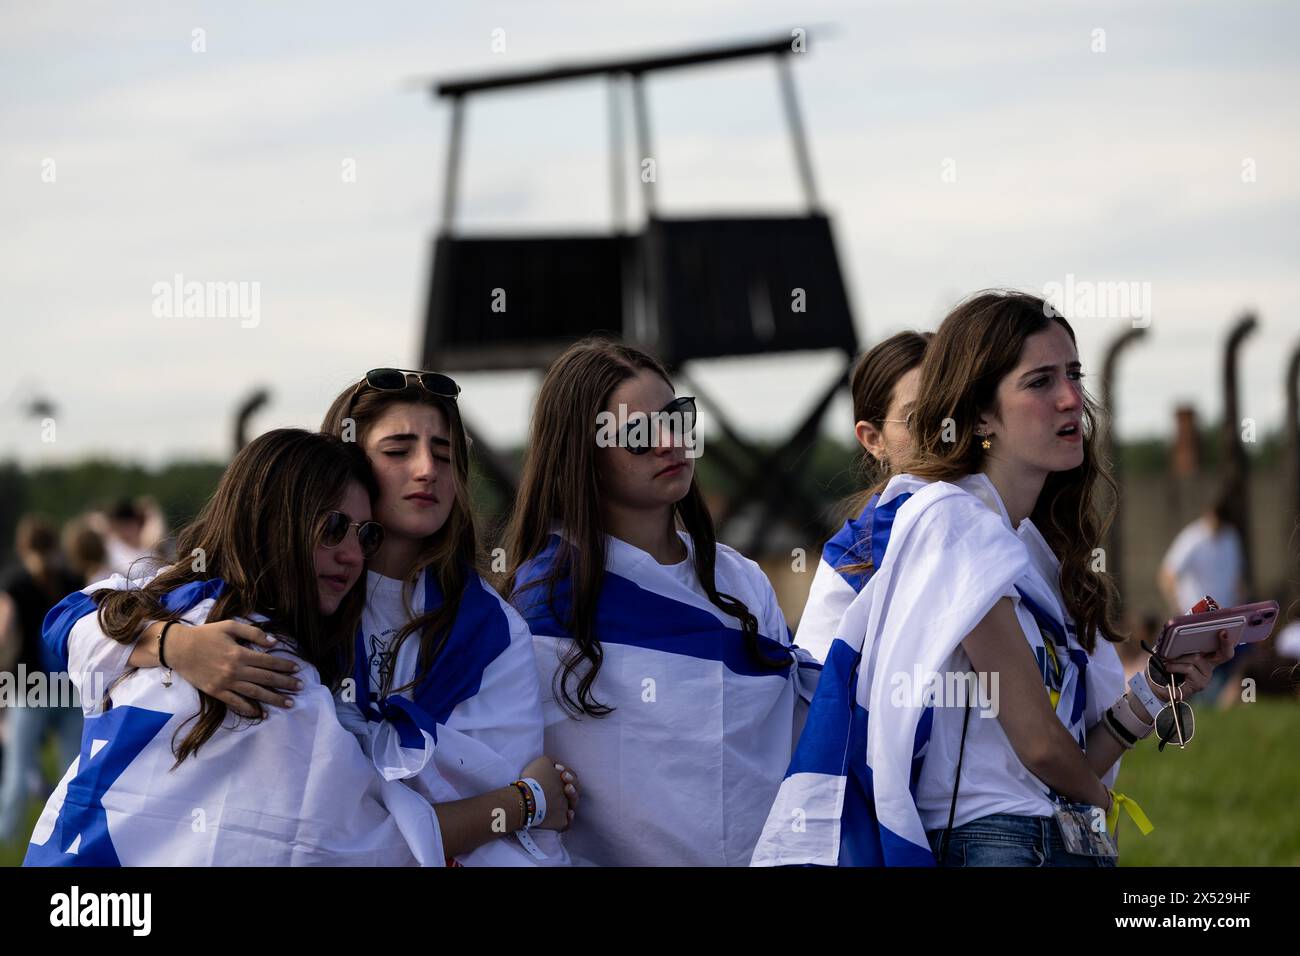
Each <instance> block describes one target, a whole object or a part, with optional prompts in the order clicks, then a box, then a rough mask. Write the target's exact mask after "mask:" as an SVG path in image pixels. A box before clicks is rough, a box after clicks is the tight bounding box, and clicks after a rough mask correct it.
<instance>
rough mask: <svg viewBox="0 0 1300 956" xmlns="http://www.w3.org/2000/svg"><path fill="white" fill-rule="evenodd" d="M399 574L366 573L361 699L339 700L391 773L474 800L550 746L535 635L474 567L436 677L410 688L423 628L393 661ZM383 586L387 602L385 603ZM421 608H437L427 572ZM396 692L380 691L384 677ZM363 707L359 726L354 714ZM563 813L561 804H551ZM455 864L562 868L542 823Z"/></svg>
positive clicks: (399, 614)
mask: <svg viewBox="0 0 1300 956" xmlns="http://www.w3.org/2000/svg"><path fill="white" fill-rule="evenodd" d="M401 587H402V585H401V582H400V581H397V580H395V579H393V578H385V577H383V576H381V575H378V574H376V573H374V572H370V574H369V575H368V579H367V589H368V590H367V602H366V612H365V615H364V616H363V618H362V623H361V627H360V629H359V630H358V633H357V646H356V669H355V672H354V675H353V677H354V679H355V682H356V707H355V709H353V708H350V707H348V706H346V705H344V704H342V703H341V704H340V707H339V715H340V718H341V719H343V721H344V723H345V724H347V725H348V726H349V728H350V729H352V730H353V732H354V733H359V735H361V736H362V737H363V745H364V746H365V747H366V748H367V751H368V752H369V753H370V754H371V756H372V758H373V760H374V764H375V767H376V768H377V769H378V770H379V771H380V773H382V774H383V776H384V778H385V779H386V780H402V781H405V782H406V783H407V784H408V785H410V786H411V787H412V788H413V789H414V790H415V791H416V792H418V793H420V794H421V795H422V796H423V797H424V798H425V799H426V800H428V801H429V802H430V803H444V802H450V801H453V800H460V799H462V798H466V797H475V796H478V795H480V794H483V793H486V792H488V791H490V790H495V789H497V788H500V787H504V786H508V785H509V784H510V783H511V782H513V781H515V780H518V779H519V777H520V774H521V772H522V770H523V769H524V767H525V766H526V765H527V764H528V763H529V762H530V761H532V760H533V759H535V758H537V757H540V756H541V755H542V753H543V746H544V744H543V722H542V707H541V696H540V693H539V689H538V682H537V664H536V659H535V657H534V654H533V647H532V635H531V634H530V633H529V631H528V626H527V625H526V624H525V623H524V621H523V619H522V618H521V617H520V616H519V614H518V613H517V612H516V611H515V609H514V608H512V607H511V606H510V605H509V604H507V603H506V602H505V601H503V600H502V599H501V597H500V596H499V595H498V594H497V592H496V590H495V589H493V587H492V586H491V585H490V584H489V583H488V582H487V581H485V580H483V578H482V577H481V576H480V575H479V574H477V573H476V572H473V571H470V573H469V579H468V583H467V584H466V587H465V591H464V594H463V595H462V597H461V601H460V606H459V608H458V610H457V614H456V619H455V621H454V623H453V625H452V628H451V631H450V633H449V634H448V636H447V639H446V642H445V644H444V645H443V647H442V650H441V651H440V652H439V654H438V657H437V658H436V660H435V661H434V664H433V667H432V669H431V671H430V673H429V674H428V675H426V677H425V678H424V679H423V680H421V681H420V682H419V683H418V684H415V686H414V687H412V688H407V689H405V690H401V691H400V692H399V693H391V691H392V690H393V689H400V688H405V687H406V685H409V684H413V683H414V682H415V677H416V668H417V663H418V656H419V646H420V640H419V634H418V633H417V634H412V635H410V636H409V637H408V638H407V639H406V640H405V641H404V642H403V643H402V646H401V648H400V650H399V652H398V653H397V655H396V658H395V659H394V658H393V657H392V655H391V654H390V653H389V652H388V651H387V647H388V645H389V644H390V642H391V638H392V636H393V635H394V634H395V633H396V632H397V631H398V630H399V629H400V628H401V627H402V626H403V625H404V624H406V622H407V621H408V620H409V619H410V618H409V617H408V616H407V614H406V610H405V607H404V600H403V598H402V596H401ZM385 591H387V593H388V596H389V598H390V599H389V600H385V599H383V597H382V595H383V592H385ZM410 598H411V611H412V612H413V613H414V614H415V615H420V614H424V613H426V611H433V610H437V608H438V607H440V606H441V605H442V602H443V594H442V590H441V588H440V587H439V584H438V581H437V577H436V575H434V574H433V573H431V572H430V571H428V570H427V569H426V570H425V571H424V572H422V573H421V575H420V577H419V579H418V580H417V581H416V583H415V587H414V589H413V591H412V592H411V595H410ZM383 675H388V678H389V679H388V681H387V685H388V688H389V690H390V692H389V693H388V694H387V695H386V696H381V695H383V683H384V682H383V680H382V676H383ZM352 714H356V715H359V717H360V718H363V719H364V720H363V723H362V724H361V725H360V726H359V727H358V725H356V724H355V723H354V720H355V718H353V717H352V716H351V715H352ZM548 809H549V810H551V811H552V812H556V813H563V812H564V811H565V809H566V808H565V807H558V808H548ZM457 862H459V863H461V864H463V865H466V866H528V865H530V864H532V865H539V866H562V865H567V864H568V863H569V856H568V853H567V852H566V851H565V849H564V845H563V844H562V843H561V841H560V835H559V833H557V832H555V831H552V830H541V829H534V830H530V831H528V832H527V833H522V834H512V835H511V836H510V837H505V838H502V839H498V840H493V841H491V842H490V843H487V844H485V845H483V846H481V847H479V848H477V849H476V850H473V851H472V852H470V853H467V854H462V855H461V856H460V857H458V858H457Z"/></svg>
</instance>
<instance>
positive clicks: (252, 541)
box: [93, 428, 375, 766]
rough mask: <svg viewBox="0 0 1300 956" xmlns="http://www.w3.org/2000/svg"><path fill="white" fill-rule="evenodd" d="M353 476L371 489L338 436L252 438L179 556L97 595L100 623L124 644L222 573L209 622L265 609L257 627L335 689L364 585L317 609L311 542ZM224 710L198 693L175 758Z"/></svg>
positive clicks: (359, 460) (294, 432)
mask: <svg viewBox="0 0 1300 956" xmlns="http://www.w3.org/2000/svg"><path fill="white" fill-rule="evenodd" d="M350 481H356V482H359V483H360V484H361V485H362V486H363V487H364V488H365V489H366V491H367V492H368V493H369V494H370V495H371V496H372V497H373V496H374V493H375V485H374V478H373V477H372V476H371V473H370V466H369V464H368V463H367V462H366V460H365V456H364V455H362V454H361V453H360V452H358V451H357V450H356V449H355V448H351V447H349V446H348V445H345V444H344V443H343V442H340V441H338V440H337V439H333V438H330V437H329V436H327V435H320V434H316V433H313V432H308V431H303V430H302V429H298V428H280V429H276V430H275V431H270V432H267V433H266V434H265V435H261V436H259V437H258V438H256V439H254V440H253V441H251V442H249V443H248V445H246V446H245V447H244V448H243V449H241V450H240V452H239V454H237V455H236V456H235V457H234V460H232V461H231V462H230V464H229V465H228V466H227V468H226V471H225V473H224V474H223V475H222V476H221V481H220V482H219V483H218V484H217V490H216V491H215V492H214V493H213V495H212V498H211V499H209V501H208V503H207V504H206V505H204V506H203V510H202V511H200V512H199V515H198V517H197V518H195V519H194V521H193V522H191V523H190V524H189V525H188V526H187V527H185V528H183V529H182V530H181V531H180V533H179V536H178V539H177V554H178V555H179V556H180V559H179V560H178V561H177V563H176V564H174V565H172V566H171V567H169V568H167V569H165V570H163V571H162V572H161V573H160V574H159V575H158V576H157V577H155V578H154V579H153V580H152V581H150V582H149V583H148V584H146V585H145V586H144V587H143V588H138V589H134V590H126V591H112V590H101V591H96V592H95V593H94V595H93V596H94V598H95V600H96V602H97V603H98V604H99V624H100V627H101V629H102V630H103V631H104V633H105V634H106V635H108V636H109V637H110V638H112V639H113V640H115V641H118V642H120V643H123V644H129V643H131V642H132V641H134V639H135V637H136V635H137V634H138V633H139V632H140V629H141V628H143V627H144V626H145V625H146V623H147V622H149V621H157V620H169V619H177V618H178V617H179V615H176V614H173V613H171V612H169V611H167V610H166V609H165V608H164V606H163V603H162V602H163V598H164V597H165V596H166V595H167V594H168V593H169V592H171V591H173V590H175V589H176V588H178V587H181V586H182V585H185V584H190V583H193V582H197V581H209V580H211V579H213V578H220V579H221V580H222V581H224V582H225V585H226V587H225V589H224V590H223V591H222V593H221V594H220V596H218V597H217V600H216V604H215V605H214V606H213V608H212V611H211V612H210V613H209V615H208V620H209V621H224V620H229V619H230V618H235V617H245V618H246V617H250V616H252V615H255V614H256V615H264V616H265V617H267V618H268V619H269V620H268V621H267V622H266V623H264V624H262V625H260V626H261V627H262V628H263V629H264V630H266V631H267V632H269V633H273V634H277V635H281V636H283V637H285V638H287V639H288V640H289V641H290V642H291V646H292V649H293V650H294V652H295V653H296V654H297V655H298V656H299V657H301V658H302V659H303V660H305V661H306V662H307V663H309V664H311V665H312V666H314V667H315V668H316V669H317V671H319V672H320V679H321V683H322V684H324V685H325V686H327V687H336V686H337V685H338V684H339V682H340V680H341V679H342V677H343V676H345V675H346V674H348V673H349V672H350V671H351V669H352V664H351V661H352V639H353V635H354V633H355V631H356V627H357V622H358V621H359V620H360V618H361V609H362V607H363V605H364V603H365V588H364V587H354V588H353V589H352V590H351V591H349V592H348V594H347V595H346V596H345V597H344V599H343V601H342V603H341V604H340V605H339V607H338V609H337V610H336V611H335V612H334V613H333V614H331V615H329V616H328V617H326V616H325V615H323V614H321V611H320V599H319V590H318V583H317V579H316V567H315V548H316V544H317V542H318V540H319V535H320V527H321V519H322V516H323V514H324V513H325V512H327V511H329V510H330V509H332V508H334V507H336V506H337V505H338V502H339V499H341V498H342V497H343V495H344V493H345V491H346V490H347V485H348V482H350ZM225 717H226V705H225V704H224V703H222V702H221V701H219V700H217V699H216V698H214V697H209V696H208V695H207V694H205V693H203V692H202V691H199V712H198V713H197V714H196V715H195V716H194V717H193V718H191V720H195V721H196V722H195V725H194V727H193V729H192V730H190V732H189V733H188V734H187V735H186V736H185V738H184V739H183V740H182V741H181V742H180V743H179V744H177V743H176V740H175V737H173V739H172V752H173V753H174V754H175V755H176V765H177V766H179V765H180V763H181V762H182V761H184V760H185V758H186V757H188V756H190V755H191V754H194V753H197V752H198V750H199V748H200V747H201V746H202V745H203V744H204V743H205V742H206V741H207V740H208V738H210V737H211V736H212V735H213V734H214V733H215V732H216V731H217V729H218V728H219V727H220V726H221V724H222V722H223V721H224V720H225ZM188 723H189V721H186V722H185V724H188ZM185 724H182V728H183V727H184V726H185ZM179 733H180V729H178V730H177V734H179Z"/></svg>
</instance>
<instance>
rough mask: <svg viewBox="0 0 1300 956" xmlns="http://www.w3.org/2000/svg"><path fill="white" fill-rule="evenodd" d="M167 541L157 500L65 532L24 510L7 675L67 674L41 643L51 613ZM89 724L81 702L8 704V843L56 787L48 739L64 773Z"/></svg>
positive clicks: (105, 512) (4, 626)
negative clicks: (33, 803) (46, 753)
mask: <svg viewBox="0 0 1300 956" xmlns="http://www.w3.org/2000/svg"><path fill="white" fill-rule="evenodd" d="M166 538H167V529H166V519H165V517H164V516H163V513H162V510H161V509H160V508H159V506H158V504H157V503H156V502H154V501H153V500H152V499H150V498H141V499H139V500H132V499H130V498H122V499H120V500H118V501H115V502H113V503H111V504H110V505H109V506H107V507H105V508H104V509H102V510H98V511H90V512H86V513H85V514H81V515H78V516H77V517H75V518H72V519H71V520H69V521H67V522H65V523H64V524H63V526H62V528H61V529H60V528H59V526H58V525H57V524H56V523H55V522H53V521H51V520H50V519H48V518H46V517H44V516H41V515H38V514H27V515H23V516H22V517H21V518H20V519H19V521H18V526H17V529H16V531H15V534H14V557H13V561H12V566H11V567H8V568H6V569H4V570H3V571H2V572H0V672H8V673H11V674H13V675H15V676H18V675H23V676H24V677H32V676H34V675H36V674H46V675H49V674H51V673H53V672H57V671H59V670H60V669H61V668H60V667H59V665H58V664H57V662H54V661H52V660H51V659H50V656H49V654H48V652H47V651H46V649H45V647H44V645H43V643H42V642H41V623H42V621H43V620H44V619H45V615H46V614H47V613H48V612H49V610H50V609H51V608H52V607H54V605H56V604H57V603H58V602H59V601H61V600H62V599H63V598H64V597H65V596H66V595H67V594H68V593H69V592H71V591H77V590H80V589H81V588H84V587H86V586H87V585H89V584H93V583H94V582H96V581H101V580H103V579H105V578H107V577H109V576H110V575H112V574H124V575H125V574H127V573H128V572H130V570H131V568H132V566H133V565H137V562H140V560H141V559H149V558H151V557H154V556H159V557H162V556H165V554H166V552H167V541H166ZM138 569H139V566H138V565H137V570H138ZM24 684H25V681H19V682H17V686H19V687H21V686H23V685H24ZM81 729H82V713H81V708H80V707H79V706H43V707H4V706H0V844H3V843H8V842H12V841H14V840H16V839H18V838H19V837H26V835H27V833H26V831H25V829H24V828H25V827H26V826H27V823H28V810H29V801H30V800H31V799H33V798H36V797H39V798H40V799H44V798H45V796H47V795H48V793H49V789H50V786H51V785H52V784H51V783H50V782H48V781H47V780H46V779H45V774H44V772H43V770H42V753H43V750H44V748H45V746H46V744H47V743H49V742H51V741H52V742H53V745H54V751H55V761H56V765H57V766H58V767H59V768H60V772H62V768H65V767H67V766H68V765H69V764H70V763H71V762H72V760H73V758H74V757H76V755H77V752H78V750H79V749H80V746H81Z"/></svg>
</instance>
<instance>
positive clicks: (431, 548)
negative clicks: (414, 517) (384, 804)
mask: <svg viewBox="0 0 1300 956" xmlns="http://www.w3.org/2000/svg"><path fill="white" fill-rule="evenodd" d="M394 405H428V406H430V407H432V408H437V409H439V410H440V411H441V412H442V413H443V415H444V416H445V417H446V419H447V428H448V430H449V431H450V441H451V447H450V453H451V465H452V469H453V470H454V472H455V475H456V494H455V500H454V501H453V502H452V506H451V512H450V514H448V516H447V521H446V523H444V524H443V526H442V527H441V528H439V529H438V530H437V531H435V532H434V533H433V534H431V535H429V536H428V537H427V538H425V539H424V541H422V542H421V543H420V549H419V551H418V552H417V556H416V561H415V567H414V569H413V570H412V573H411V574H410V575H408V576H407V578H406V580H405V581H404V582H403V595H404V597H405V599H406V605H407V608H408V610H409V609H410V608H411V595H412V591H413V588H414V585H415V582H416V580H418V579H419V574H420V572H421V571H424V570H425V569H426V568H427V569H428V571H429V573H430V574H432V575H434V577H435V579H436V580H437V582H438V585H439V587H441V588H442V594H443V602H442V605H441V606H440V607H438V608H437V609H436V610H434V611H429V610H427V609H426V610H425V613H423V614H420V615H419V616H414V615H413V616H412V617H411V619H410V620H408V621H407V622H406V624H404V625H403V626H402V627H401V628H400V629H399V630H398V632H397V637H396V638H395V639H394V641H393V646H392V653H393V659H394V660H396V659H397V652H398V651H399V650H400V649H401V646H402V644H404V643H405V642H406V639H407V638H408V637H410V636H411V635H412V634H415V633H417V632H418V633H419V635H420V653H419V655H418V656H417V657H416V669H415V677H414V679H413V680H412V681H411V682H410V683H409V684H405V685H403V686H402V687H399V688H389V687H384V688H381V689H380V690H381V693H384V694H390V693H396V692H399V691H403V690H408V689H410V688H412V687H414V686H415V685H416V684H418V683H419V682H420V681H422V680H423V679H424V678H425V677H426V676H427V675H428V674H429V672H430V670H432V668H433V663H434V661H435V660H437V657H438V653H439V652H440V651H441V650H442V648H443V645H444V644H445V643H446V642H447V638H448V636H449V635H450V634H451V626H452V624H453V623H454V622H455V620H456V614H457V612H458V611H459V610H460V600H461V595H462V594H464V592H465V588H466V586H467V585H468V584H470V583H471V581H472V577H473V576H474V575H476V574H477V573H478V571H479V570H480V555H479V550H478V532H477V530H476V527H475V520H474V508H473V504H472V502H471V500H470V495H469V441H468V439H467V437H466V433H465V424H464V422H463V421H462V420H461V417H460V406H459V405H457V403H456V400H455V399H454V398H444V397H443V396H441V395H435V394H433V393H432V392H430V391H428V390H427V389H425V388H424V387H423V386H421V385H420V384H419V382H417V381H415V380H414V379H412V378H410V377H409V376H408V378H407V386H406V388H402V389H393V390H381V389H376V388H371V387H369V386H368V385H366V383H365V379H362V380H361V381H359V382H356V383H354V384H352V385H349V386H348V387H347V388H345V389H344V390H343V391H341V392H340V393H339V395H338V397H337V398H335V399H334V401H333V402H332V403H331V404H330V407H329V411H327V412H326V413H325V420H324V421H323V422H321V431H322V432H325V433H327V434H330V435H337V436H339V437H340V438H343V439H344V440H346V441H349V442H356V444H357V445H359V446H360V445H364V444H365V440H366V436H367V435H368V434H369V433H370V427H371V426H372V425H373V424H374V423H375V422H376V421H377V420H378V419H379V418H380V416H382V415H383V414H384V412H385V411H386V410H387V409H389V408H391V407H392V406H394ZM388 679H389V678H387V677H385V680H386V681H387V680H388Z"/></svg>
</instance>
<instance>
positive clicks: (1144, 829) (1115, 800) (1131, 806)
mask: <svg viewBox="0 0 1300 956" xmlns="http://www.w3.org/2000/svg"><path fill="white" fill-rule="evenodd" d="M1110 796H1111V803H1110V812H1109V813H1107V814H1106V829H1107V830H1108V831H1109V832H1111V833H1114V832H1115V827H1116V826H1117V825H1118V824H1119V808H1120V807H1123V808H1124V812H1125V813H1127V814H1128V815H1129V819H1131V820H1132V821H1133V822H1134V823H1135V824H1137V828H1138V831H1139V832H1141V834H1142V835H1143V836H1146V835H1147V834H1148V833H1150V832H1151V831H1152V830H1154V829H1155V824H1153V823H1152V822H1151V818H1150V817H1148V816H1147V815H1146V814H1145V813H1143V812H1142V808H1141V807H1139V806H1138V804H1137V801H1136V800H1134V799H1133V798H1132V797H1126V796H1124V794H1122V793H1116V792H1115V791H1114V790H1112V791H1111V792H1110Z"/></svg>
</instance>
